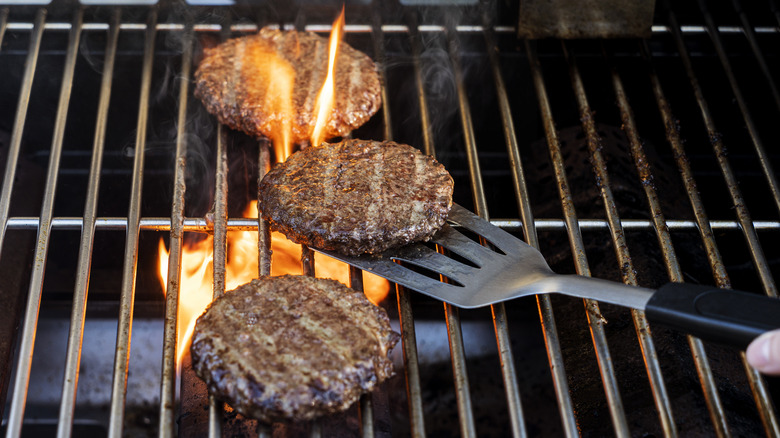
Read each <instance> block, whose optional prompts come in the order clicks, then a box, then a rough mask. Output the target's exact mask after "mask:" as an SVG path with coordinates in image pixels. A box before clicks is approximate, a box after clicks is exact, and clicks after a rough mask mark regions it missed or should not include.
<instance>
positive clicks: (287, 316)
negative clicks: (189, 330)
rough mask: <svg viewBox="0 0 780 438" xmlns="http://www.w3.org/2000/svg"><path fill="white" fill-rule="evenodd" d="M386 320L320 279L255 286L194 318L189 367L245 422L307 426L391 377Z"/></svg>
mask: <svg viewBox="0 0 780 438" xmlns="http://www.w3.org/2000/svg"><path fill="white" fill-rule="evenodd" d="M398 339H399V335H398V334H397V333H395V332H393V331H392V329H391V328H390V322H389V319H388V317H387V314H386V313H385V311H384V310H383V309H381V308H380V307H377V306H375V305H373V304H371V302H369V301H368V299H366V297H365V295H363V293H362V292H358V291H355V290H353V289H350V288H348V287H346V286H344V285H343V284H341V283H339V282H337V281H335V280H329V279H321V278H314V277H304V276H293V275H285V276H281V277H261V278H258V279H255V280H252V281H251V282H250V283H247V284H245V285H242V286H240V287H238V288H237V289H235V290H232V291H230V292H227V293H225V294H224V295H223V296H221V297H219V298H217V299H216V300H215V301H214V302H213V303H211V305H210V306H209V307H208V309H207V310H206V312H205V313H204V314H203V315H201V316H200V318H198V321H197V324H196V325H195V332H194V334H193V338H192V346H191V348H190V351H191V352H192V364H193V368H194V369H195V372H196V373H197V375H198V376H199V377H200V378H201V379H203V380H204V381H205V382H206V384H207V385H208V388H209V391H210V392H211V393H212V394H214V395H215V396H216V397H217V398H219V399H221V400H224V401H226V402H227V403H229V404H230V405H231V406H232V407H233V408H234V409H235V410H237V411H238V412H240V413H242V414H243V415H246V416H248V417H252V418H256V419H258V420H261V421H265V422H271V421H278V420H296V421H298V420H310V419H312V418H315V417H318V416H320V415H324V414H329V413H334V412H338V411H343V410H345V409H347V408H348V407H349V406H350V405H351V404H352V403H354V402H355V401H356V400H357V399H358V398H359V397H360V395H361V394H363V393H365V392H368V391H371V390H372V389H374V388H375V387H376V386H377V385H379V384H380V383H381V382H382V381H384V380H385V379H387V378H388V377H390V376H391V375H392V374H393V364H392V362H391V361H390V360H389V359H388V357H387V356H388V354H389V353H390V350H392V348H393V346H395V344H396V343H397V342H398Z"/></svg>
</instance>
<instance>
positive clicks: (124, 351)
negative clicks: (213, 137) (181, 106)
mask: <svg viewBox="0 0 780 438" xmlns="http://www.w3.org/2000/svg"><path fill="white" fill-rule="evenodd" d="M117 15H118V13H117ZM116 20H117V22H116V28H115V29H114V30H113V32H114V33H116V36H114V35H112V36H111V38H118V33H119V21H118V20H119V16H117V17H116ZM156 21H157V17H156V10H153V11H152V12H151V13H150V15H149V23H154V22H156ZM147 37H148V35H147ZM152 38H153V36H152ZM151 47H154V46H153V44H152V45H151ZM150 50H151V49H150ZM112 51H113V52H116V41H114V42H113V50H112ZM152 60H153V57H152V52H150V53H149V54H145V56H144V63H145V64H144V74H145V75H149V79H148V82H149V83H146V84H145V86H146V88H142V90H141V97H140V103H139V105H140V106H139V113H138V126H139V131H138V133H139V134H138V136H137V137H136V147H135V161H134V163H133V182H132V185H131V189H130V206H129V212H128V218H127V222H128V227H127V241H126V242H125V254H124V263H123V268H122V286H121V295H120V298H119V300H120V304H119V306H120V307H119V319H118V323H117V337H116V351H115V356H114V372H113V381H112V386H111V407H110V411H109V412H110V417H109V426H108V435H109V436H110V437H121V436H122V427H123V423H124V414H125V413H124V411H125V409H124V408H125V396H126V392H127V372H128V367H129V361H130V337H131V331H132V323H133V303H134V301H135V275H136V269H137V266H138V234H139V231H140V221H141V188H142V183H143V177H142V176H143V163H144V162H143V156H144V149H145V145H146V137H145V132H146V129H145V126H146V117H147V116H148V114H147V105H146V102H148V99H149V98H148V95H149V87H150V83H151V63H152ZM106 62H107V61H106ZM146 64H149V66H148V67H147V65H146ZM147 70H148V73H147ZM104 79H105V76H104ZM107 86H108V87H109V89H110V85H107ZM142 126H143V128H144V129H143V131H141V130H140V128H141V127H142ZM142 132H143V135H142V134H141V133H142Z"/></svg>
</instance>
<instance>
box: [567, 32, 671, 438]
mask: <svg viewBox="0 0 780 438" xmlns="http://www.w3.org/2000/svg"><path fill="white" fill-rule="evenodd" d="M563 50H564V55H565V56H566V59H567V61H568V62H569V73H570V76H571V81H572V87H573V89H574V92H575V95H576V98H577V103H578V106H579V111H580V120H581V121H582V125H583V130H584V131H585V135H586V138H587V144H588V149H589V150H590V153H591V158H592V164H593V169H594V171H595V172H596V182H597V185H598V188H599V191H600V192H601V196H602V198H603V199H604V209H605V212H606V215H607V220H608V221H609V225H610V226H609V229H610V234H611V235H612V241H613V245H614V247H615V252H616V255H617V258H618V264H619V265H620V266H621V267H622V269H621V272H622V275H623V281H624V282H625V283H626V284H629V285H632V286H637V285H638V283H637V279H636V274H635V272H634V268H633V262H632V261H631V256H630V254H629V252H628V246H627V244H626V240H625V234H624V230H623V228H622V227H621V226H620V218H619V215H618V212H617V207H616V205H615V200H614V197H613V195H612V189H611V188H610V185H609V176H608V175H607V167H606V161H605V160H604V157H603V156H602V154H601V151H600V145H601V138H600V137H599V135H598V133H597V131H596V123H595V120H594V119H593V112H592V111H591V109H590V105H589V103H588V99H587V96H586V93H585V86H584V84H583V82H582V78H581V77H580V73H579V69H578V67H577V63H576V59H574V57H573V56H572V55H571V54H570V53H569V50H568V49H567V47H566V44H565V43H563ZM631 316H632V318H633V320H634V326H635V328H636V332H637V336H638V337H639V341H640V347H641V349H642V356H643V357H644V362H645V367H646V369H647V375H648V378H649V381H650V388H651V390H652V393H653V398H654V400H655V404H656V409H657V410H658V414H659V419H660V421H661V426H662V428H663V431H664V434H665V435H666V436H677V431H676V428H675V424H674V419H673V417H672V410H671V403H670V401H669V396H668V393H667V391H666V386H665V384H664V380H663V375H662V374H661V366H660V364H659V363H658V357H657V354H656V351H655V346H654V344H653V340H652V338H651V337H650V327H649V326H648V325H647V319H646V318H645V315H644V312H640V311H637V310H632V311H631Z"/></svg>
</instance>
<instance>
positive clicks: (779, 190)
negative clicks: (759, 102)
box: [674, 0, 780, 295]
mask: <svg viewBox="0 0 780 438" xmlns="http://www.w3.org/2000/svg"><path fill="white" fill-rule="evenodd" d="M699 5H700V7H701V10H702V12H703V13H704V20H705V22H706V24H707V31H708V34H709V36H710V39H711V40H712V44H713V45H714V47H715V51H716V53H717V54H718V58H719V59H720V63H721V64H722V66H723V71H724V73H725V74H726V77H727V78H728V80H729V84H730V85H731V91H732V92H733V93H734V98H735V99H736V100H737V104H738V105H739V109H740V112H741V113H742V118H743V119H744V121H745V125H746V126H747V129H748V133H750V139H751V140H752V141H753V147H754V149H755V150H756V154H758V158H759V160H760V162H761V170H763V172H764V175H765V176H766V179H767V182H768V183H769V189H770V190H771V191H772V197H773V198H774V201H775V204H776V205H777V208H778V210H780V184H778V182H777V177H776V175H775V172H774V170H773V169H772V165H771V163H770V162H769V157H768V156H767V153H766V150H765V148H764V144H763V142H762V141H761V137H760V136H759V135H758V129H757V128H756V125H755V123H753V117H752V116H751V114H750V110H749V109H748V106H747V103H746V102H745V98H744V96H743V95H742V91H741V89H740V87H739V84H738V83H737V78H736V77H735V76H734V72H733V70H732V69H731V62H729V59H728V56H726V51H725V49H724V48H723V43H722V42H721V40H720V36H719V35H718V31H717V27H716V26H715V22H714V21H713V19H712V15H710V13H709V11H708V10H707V7H706V5H704V1H703V0H700V1H699ZM674 30H675V31H676V28H675V29H674ZM675 33H676V32H675ZM675 38H676V37H675ZM709 128H710V127H709V126H708V127H707V129H709ZM710 137H711V138H714V137H712V135H710ZM718 137H719V136H718ZM721 159H723V156H722V155H721V154H718V160H719V161H721ZM723 161H725V159H723ZM728 173H731V172H728ZM726 179H727V180H729V179H730V178H729V177H728V176H726ZM735 182H736V181H735ZM729 187H730V188H731V187H732V184H731V182H729ZM733 187H736V185H734V186H733ZM732 197H734V195H733V194H732ZM734 203H735V204H737V209H738V211H739V210H740V209H743V207H740V206H742V205H744V204H743V203H742V202H741V201H739V202H738V201H737V200H736V198H735V200H734ZM745 213H747V210H746V209H745ZM748 242H749V244H751V252H752V251H753V249H754V245H753V243H754V242H753V241H752V239H750V238H748ZM758 251H760V249H758ZM759 275H760V276H761V278H762V281H767V280H769V279H771V275H769V272H768V270H766V269H764V268H759ZM770 281H771V280H770ZM773 290H774V291H775V295H776V294H777V290H776V289H774V288H773Z"/></svg>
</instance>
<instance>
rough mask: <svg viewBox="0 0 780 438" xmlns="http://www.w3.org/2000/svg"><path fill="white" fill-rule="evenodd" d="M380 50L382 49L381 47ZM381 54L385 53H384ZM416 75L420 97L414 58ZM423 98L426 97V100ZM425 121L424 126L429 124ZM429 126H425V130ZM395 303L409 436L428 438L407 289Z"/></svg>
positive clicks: (385, 107) (385, 108)
mask: <svg viewBox="0 0 780 438" xmlns="http://www.w3.org/2000/svg"><path fill="white" fill-rule="evenodd" d="M380 49H383V48H381V47H380ZM380 53H384V52H383V51H382V52H380ZM414 60H415V65H416V67H415V68H416V69H417V70H416V72H417V85H418V89H417V94H418V96H419V95H422V94H424V90H423V89H422V85H421V82H420V78H419V61H420V59H419V56H414ZM379 67H380V70H381V71H384V65H383V64H379ZM382 89H383V90H386V89H387V83H386V82H382ZM423 99H424V97H423ZM389 105H390V101H389V96H388V92H387V91H383V92H382V115H383V120H384V122H385V126H384V139H385V140H386V141H390V140H392V139H393V129H392V120H391V116H390V108H389ZM426 120H428V119H426V118H423V123H425V122H426ZM427 129H428V127H426V126H423V130H424V131H425V130H427ZM395 290H396V300H397V302H398V320H399V321H398V322H399V325H400V328H401V346H402V347H403V357H404V374H405V376H406V398H407V401H408V404H409V425H410V431H409V433H410V435H411V436H413V437H415V438H419V437H424V436H425V417H424V415H423V406H422V386H421V384H420V364H419V360H418V357H417V335H416V331H415V328H414V315H413V313H412V302H411V298H410V295H411V294H410V293H409V291H408V290H406V289H405V288H403V287H401V286H399V285H395Z"/></svg>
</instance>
